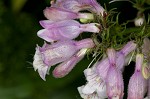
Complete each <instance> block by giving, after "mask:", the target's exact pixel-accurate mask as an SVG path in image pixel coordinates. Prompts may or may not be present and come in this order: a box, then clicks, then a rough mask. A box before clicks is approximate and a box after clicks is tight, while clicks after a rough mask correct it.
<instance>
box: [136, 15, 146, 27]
mask: <svg viewBox="0 0 150 99" xmlns="http://www.w3.org/2000/svg"><path fill="white" fill-rule="evenodd" d="M143 23H144V18H143V17H140V18H136V19H135V20H134V24H135V26H142V25H143Z"/></svg>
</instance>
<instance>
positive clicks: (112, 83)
mask: <svg viewBox="0 0 150 99" xmlns="http://www.w3.org/2000/svg"><path fill="white" fill-rule="evenodd" d="M107 55H108V59H109V64H110V67H109V70H108V74H107V77H106V90H107V95H108V97H109V99H122V98H123V91H124V85H123V78H122V74H121V71H120V70H118V69H117V68H116V52H115V50H114V49H108V50H107Z"/></svg>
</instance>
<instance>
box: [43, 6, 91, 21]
mask: <svg viewBox="0 0 150 99" xmlns="http://www.w3.org/2000/svg"><path fill="white" fill-rule="evenodd" d="M44 15H45V17H46V18H47V19H49V20H52V21H60V20H69V19H78V18H83V19H91V17H89V16H91V15H89V14H87V13H77V12H71V11H68V10H65V9H61V8H56V7H47V8H46V9H45V10H44Z"/></svg>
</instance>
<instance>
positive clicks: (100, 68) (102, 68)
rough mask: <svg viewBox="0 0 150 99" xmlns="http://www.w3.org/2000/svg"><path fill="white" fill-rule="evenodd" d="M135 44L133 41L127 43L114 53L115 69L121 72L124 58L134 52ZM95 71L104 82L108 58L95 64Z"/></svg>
mask: <svg viewBox="0 0 150 99" xmlns="http://www.w3.org/2000/svg"><path fill="white" fill-rule="evenodd" d="M135 48H136V44H135V43H134V42H133V41H130V42H128V43H127V44H126V45H125V46H124V47H123V48H122V49H121V50H120V51H119V52H117V53H116V67H117V68H118V69H119V70H121V71H122V72H123V67H124V65H125V64H126V62H125V59H126V56H127V55H128V54H129V53H130V52H132V51H133V50H135ZM95 65H96V68H97V69H96V71H97V73H98V74H99V76H100V77H101V78H102V79H103V80H104V81H105V79H106V76H107V72H108V69H109V67H110V64H109V60H108V58H104V59H102V60H101V61H99V62H97V63H96V64H95Z"/></svg>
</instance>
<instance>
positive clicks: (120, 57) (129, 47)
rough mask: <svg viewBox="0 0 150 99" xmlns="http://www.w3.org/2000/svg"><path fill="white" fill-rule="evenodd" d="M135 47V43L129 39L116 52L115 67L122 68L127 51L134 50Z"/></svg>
mask: <svg viewBox="0 0 150 99" xmlns="http://www.w3.org/2000/svg"><path fill="white" fill-rule="evenodd" d="M136 47H137V44H135V43H134V42H133V41H129V42H128V43H127V44H126V45H125V46H124V47H123V48H122V49H121V50H120V51H119V52H117V60H116V64H117V68H118V69H119V70H121V71H123V69H124V65H125V64H126V63H125V58H126V57H127V55H128V54H129V53H131V52H132V51H134V50H135V49H136Z"/></svg>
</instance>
